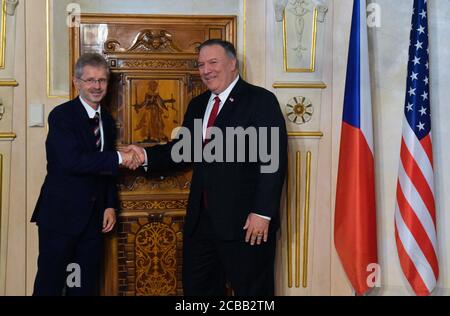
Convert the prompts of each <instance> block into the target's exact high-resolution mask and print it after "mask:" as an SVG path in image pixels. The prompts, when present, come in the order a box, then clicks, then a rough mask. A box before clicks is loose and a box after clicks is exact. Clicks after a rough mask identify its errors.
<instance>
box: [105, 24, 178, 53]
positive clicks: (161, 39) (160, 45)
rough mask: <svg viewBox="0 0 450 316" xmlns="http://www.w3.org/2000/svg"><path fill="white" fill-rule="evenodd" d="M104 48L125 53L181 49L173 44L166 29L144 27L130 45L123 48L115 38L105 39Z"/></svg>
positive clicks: (165, 51) (172, 51) (171, 51)
mask: <svg viewBox="0 0 450 316" xmlns="http://www.w3.org/2000/svg"><path fill="white" fill-rule="evenodd" d="M104 50H105V52H106V53H112V52H127V53H141V52H145V53H150V52H163V53H174V52H181V50H180V49H179V48H178V47H176V46H175V44H174V43H173V40H172V34H170V33H169V32H167V31H166V30H159V31H158V30H150V29H145V30H142V31H140V32H139V33H138V34H137V35H136V38H135V39H134V41H133V44H132V45H131V47H129V48H127V49H125V48H122V47H121V44H120V42H119V41H118V40H116V39H110V40H107V41H106V42H105V44H104Z"/></svg>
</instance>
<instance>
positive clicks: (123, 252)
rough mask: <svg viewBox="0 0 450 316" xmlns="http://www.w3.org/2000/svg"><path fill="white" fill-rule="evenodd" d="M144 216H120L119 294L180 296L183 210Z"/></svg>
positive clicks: (181, 291)
mask: <svg viewBox="0 0 450 316" xmlns="http://www.w3.org/2000/svg"><path fill="white" fill-rule="evenodd" d="M181 204H183V202H181ZM145 215H146V214H142V215H140V216H123V217H121V221H120V223H119V227H118V229H119V232H118V245H119V246H118V294H119V295H123V296H130V295H132V296H134V295H137V296H146V295H181V294H182V293H183V290H182V282H181V281H182V278H181V265H182V242H183V236H182V228H183V219H184V216H183V212H175V213H174V214H167V213H165V214H161V213H151V214H149V215H147V216H145Z"/></svg>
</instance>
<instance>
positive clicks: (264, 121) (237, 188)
mask: <svg viewBox="0 0 450 316" xmlns="http://www.w3.org/2000/svg"><path fill="white" fill-rule="evenodd" d="M210 97H211V92H209V91H208V92H205V93H203V94H201V95H199V96H198V97H196V98H194V99H192V101H191V102H190V104H189V106H188V108H187V110H186V114H185V116H184V121H183V126H184V127H186V128H187V129H189V131H190V132H191V135H193V137H192V142H191V144H192V148H191V155H192V156H193V155H194V151H195V150H196V148H194V146H195V142H199V143H200V144H201V143H202V134H201V127H200V134H198V133H197V135H196V134H195V131H194V121H195V120H203V117H204V115H205V111H206V107H207V105H208V101H209V98H210ZM214 125H215V126H216V127H217V128H219V129H220V130H221V131H222V132H223V135H226V128H227V127H234V128H236V127H242V128H244V129H247V128H248V127H256V128H260V127H266V128H269V131H268V139H269V140H270V139H271V133H270V128H271V127H276V128H278V131H279V133H278V137H277V142H278V145H279V146H278V153H277V154H278V157H279V166H278V169H277V170H276V171H275V172H273V173H261V169H260V167H261V166H262V165H267V164H265V163H263V162H262V161H261V159H259V158H260V157H258V159H257V161H255V162H248V160H249V159H248V157H249V156H248V155H249V152H250V151H254V150H253V149H251V148H249V144H248V141H247V143H246V146H245V156H246V158H247V162H238V159H237V158H236V153H237V148H236V142H235V146H234V149H233V151H234V154H232V155H233V156H234V162H210V163H208V162H204V161H203V162H197V163H193V174H192V182H191V187H190V194H189V201H188V206H187V213H186V223H185V226H184V232H185V233H187V234H191V233H193V231H194V229H195V227H196V225H197V222H198V220H199V217H200V216H201V212H200V211H201V203H203V201H202V196H203V195H204V194H205V192H206V196H207V204H208V208H210V209H211V221H212V225H213V227H212V229H213V230H214V231H215V232H216V234H217V237H218V238H219V239H220V240H244V236H245V233H246V231H244V230H243V227H244V224H245V221H246V219H247V216H248V214H249V213H250V212H255V213H257V214H260V215H264V216H268V217H271V225H270V229H269V232H270V233H274V232H275V231H276V230H277V228H278V226H279V207H280V197H281V191H282V188H283V184H284V178H285V173H286V164H287V133H286V125H285V121H284V118H283V114H282V113H281V110H280V106H279V103H278V100H277V98H276V97H275V95H274V94H273V93H271V92H270V91H268V90H266V89H263V88H261V87H257V86H253V85H251V84H249V83H247V82H245V81H244V80H242V79H239V81H238V82H237V83H236V85H235V86H234V88H233V90H232V91H231V93H230V95H229V96H228V99H227V101H226V102H225V104H224V105H223V108H222V110H221V111H220V112H219V115H218V116H217V119H216V121H215V123H214ZM200 126H201V125H200ZM258 134H259V133H258ZM259 136H260V137H262V135H259ZM195 137H196V139H195ZM264 138H265V137H262V138H259V140H260V141H261V140H263V139H264ZM223 141H224V142H226V137H224V139H223ZM176 143H177V142H176V141H173V142H170V143H168V144H165V145H159V146H153V147H151V148H147V149H146V150H147V157H148V165H149V168H148V172H150V173H151V172H153V171H155V170H161V171H163V170H175V169H182V168H185V167H187V166H190V165H192V164H189V163H186V162H182V163H175V162H174V161H173V160H172V159H171V151H172V148H173V146H174V145H175V144H176ZM260 144H261V143H260ZM266 145H267V146H268V148H271V146H270V144H266ZM223 148H224V152H223V157H226V156H227V149H228V148H227V145H226V144H225V143H224V144H223ZM241 149H242V148H241ZM192 156H191V161H193V160H194V157H192ZM224 161H225V159H224Z"/></svg>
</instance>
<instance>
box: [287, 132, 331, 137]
mask: <svg viewBox="0 0 450 316" xmlns="http://www.w3.org/2000/svg"><path fill="white" fill-rule="evenodd" d="M288 136H289V137H307V138H322V137H323V133H322V132H319V131H318V132H288Z"/></svg>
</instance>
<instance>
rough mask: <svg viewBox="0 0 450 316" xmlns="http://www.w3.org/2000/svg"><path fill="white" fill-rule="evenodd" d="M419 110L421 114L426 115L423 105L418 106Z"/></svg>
mask: <svg viewBox="0 0 450 316" xmlns="http://www.w3.org/2000/svg"><path fill="white" fill-rule="evenodd" d="M419 112H420V115H421V116H424V115H427V109H425V108H424V107H423V106H422V107H421V108H420V110H419Z"/></svg>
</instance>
